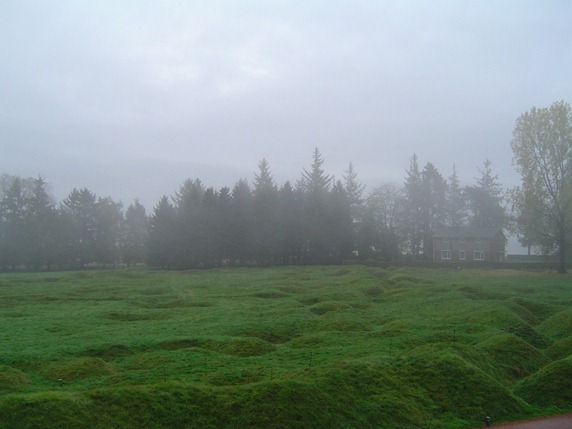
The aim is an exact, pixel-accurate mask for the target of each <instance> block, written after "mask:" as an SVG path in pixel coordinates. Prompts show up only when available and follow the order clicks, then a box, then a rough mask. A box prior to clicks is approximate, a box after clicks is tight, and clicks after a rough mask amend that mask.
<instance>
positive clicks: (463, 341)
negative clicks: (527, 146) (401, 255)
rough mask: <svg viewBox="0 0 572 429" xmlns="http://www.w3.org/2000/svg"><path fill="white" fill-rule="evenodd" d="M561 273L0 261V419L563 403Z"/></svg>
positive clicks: (252, 420)
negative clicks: (51, 265)
mask: <svg viewBox="0 0 572 429" xmlns="http://www.w3.org/2000/svg"><path fill="white" fill-rule="evenodd" d="M571 283H572V282H571V277H570V276H555V275H550V274H531V273H515V272H502V271H476V270H462V271H453V270H419V269H396V270H392V269H387V270H383V269H374V268H367V267H360V266H352V267H287V268H270V269H233V270H213V271H190V272H153V271H145V270H132V271H130V270H123V271H121V270H118V271H104V272H101V271H100V272H97V271H94V272H80V273H49V274H45V273H44V274H18V275H2V276H0V345H1V349H0V428H38V429H39V428H76V427H77V428H80V427H82V428H83V427H87V428H107V427H114V428H130V427H141V428H144V427H149V428H194V427H197V428H208V427H212V428H215V427H229V428H232V427H236V428H241V427H264V428H273V427H276V428H283V427H296V428H299V427H316V428H321V427H347V428H350V427H359V428H367V427H381V428H384V427H386V428H414V427H421V426H425V427H428V426H430V425H431V426H432V427H442V428H465V427H471V426H474V427H477V426H480V425H481V422H482V420H483V418H484V416H485V415H491V416H493V418H494V419H495V420H496V421H498V420H506V419H511V418H515V417H522V416H525V415H530V414H543V413H551V412H558V410H570V409H572V397H571V396H570V394H566V393H565V392H572V386H571V384H570V383H572V375H571V374H572V312H571V311H570V310H569V308H570V307H571V306H572V284H571Z"/></svg>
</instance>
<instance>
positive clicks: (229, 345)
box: [201, 338, 276, 357]
mask: <svg viewBox="0 0 572 429" xmlns="http://www.w3.org/2000/svg"><path fill="white" fill-rule="evenodd" d="M201 347H203V348H205V349H208V350H212V351H215V352H217V353H223V354H227V355H232V356H240V357H248V356H261V355H265V354H267V353H271V352H273V351H274V350H275V349H276V347H275V346H274V345H273V344H270V343H268V342H266V341H264V340H261V339H260V338H243V339H242V338H230V339H226V340H209V341H206V342H205V343H203V344H202V346H201Z"/></svg>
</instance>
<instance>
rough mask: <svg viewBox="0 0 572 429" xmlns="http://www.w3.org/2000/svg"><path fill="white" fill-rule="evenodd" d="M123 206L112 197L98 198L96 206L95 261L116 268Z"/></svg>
mask: <svg viewBox="0 0 572 429" xmlns="http://www.w3.org/2000/svg"><path fill="white" fill-rule="evenodd" d="M122 206H123V205H122V204H121V203H120V202H115V201H113V200H112V199H111V198H110V197H105V198H98V200H97V203H96V206H95V243H94V260H95V262H97V263H99V264H103V265H104V266H105V265H107V264H110V265H112V266H113V267H115V264H116V262H117V258H118V251H117V249H118V245H119V240H120V234H121V226H122V224H123V212H122Z"/></svg>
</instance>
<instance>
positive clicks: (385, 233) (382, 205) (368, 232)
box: [358, 183, 404, 261]
mask: <svg viewBox="0 0 572 429" xmlns="http://www.w3.org/2000/svg"><path fill="white" fill-rule="evenodd" d="M403 204H404V199H403V191H402V189H401V188H399V187H398V186H397V185H395V184H393V183H384V184H382V185H380V186H377V187H375V188H374V189H373V190H372V191H371V193H370V194H369V196H368V198H367V201H366V205H365V209H364V216H363V222H362V224H361V226H360V229H359V232H358V252H359V257H360V259H368V258H376V259H382V260H384V261H391V260H394V259H396V258H397V257H398V256H399V254H400V247H401V243H400V237H399V225H400V222H399V217H400V213H401V212H402V210H403V209H402V206H403Z"/></svg>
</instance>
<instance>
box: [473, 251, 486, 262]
mask: <svg viewBox="0 0 572 429" xmlns="http://www.w3.org/2000/svg"><path fill="white" fill-rule="evenodd" d="M473 259H474V260H475V261H484V260H485V252H483V251H482V250H475V254H474V257H473Z"/></svg>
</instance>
